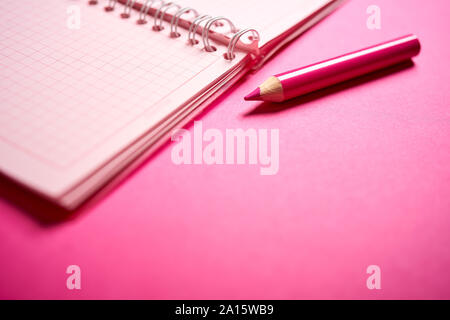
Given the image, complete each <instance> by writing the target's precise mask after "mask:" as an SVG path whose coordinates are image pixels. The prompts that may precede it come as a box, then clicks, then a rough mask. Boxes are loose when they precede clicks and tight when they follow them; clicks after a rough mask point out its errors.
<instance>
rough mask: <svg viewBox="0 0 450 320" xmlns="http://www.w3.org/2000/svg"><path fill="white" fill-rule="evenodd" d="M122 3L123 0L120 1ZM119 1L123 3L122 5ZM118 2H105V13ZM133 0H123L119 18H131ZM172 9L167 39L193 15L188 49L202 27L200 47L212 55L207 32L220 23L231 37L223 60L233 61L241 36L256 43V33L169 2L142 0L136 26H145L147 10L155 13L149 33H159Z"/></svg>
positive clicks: (228, 21) (174, 35)
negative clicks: (225, 26)
mask: <svg viewBox="0 0 450 320" xmlns="http://www.w3.org/2000/svg"><path fill="white" fill-rule="evenodd" d="M124 1H125V0H124ZM124 1H123V2H124ZM117 2H118V0H108V3H107V5H106V6H105V8H104V9H105V11H107V12H110V11H114V9H115V7H116V4H117ZM136 2H137V0H126V2H125V3H123V5H124V8H123V12H122V13H121V14H120V16H121V17H122V18H123V19H128V18H130V17H131V14H132V12H133V7H134V5H135V4H136ZM88 3H89V4H90V5H96V4H98V0H89V1H88ZM154 4H158V6H157V7H156V6H155V7H153V5H154ZM174 8H176V9H177V11H176V12H175V13H174V14H173V16H172V19H171V21H170V33H169V36H170V37H171V38H178V37H180V36H181V34H180V33H179V32H178V24H179V22H180V18H181V16H182V15H184V14H189V13H193V15H194V19H193V20H192V22H191V24H190V26H189V30H188V39H187V41H188V43H189V44H190V45H192V46H194V45H197V44H198V43H199V41H198V40H197V39H195V37H196V34H197V30H198V28H199V26H200V25H201V24H202V23H203V24H204V26H203V29H202V32H201V37H202V39H201V40H202V43H203V49H204V50H205V51H207V52H213V51H216V50H217V48H215V47H214V46H212V45H211V43H210V31H211V28H212V27H213V26H222V25H223V23H224V22H226V23H227V24H228V26H229V27H230V31H231V32H232V33H234V35H233V36H232V38H231V39H230V41H229V43H228V48H227V52H226V53H224V55H223V56H224V58H225V59H226V60H230V61H231V60H233V59H234V58H235V57H236V54H235V50H236V46H237V44H238V42H239V40H240V39H241V38H242V36H243V35H244V34H246V33H251V35H250V37H249V39H250V40H252V41H253V42H255V41H256V42H257V41H259V39H260V36H259V33H258V31H257V30H255V29H252V28H248V29H243V30H239V29H237V28H236V26H235V25H234V24H233V22H232V21H231V20H230V19H228V18H226V17H223V16H218V17H212V16H210V15H206V14H204V15H200V14H199V13H198V12H197V10H195V9H194V8H191V7H181V6H180V5H178V4H177V3H175V2H171V1H164V0H145V2H144V1H143V2H142V4H141V9H140V10H139V17H138V19H137V21H136V22H137V24H146V23H147V22H148V21H147V17H148V15H149V12H150V9H153V10H155V13H154V14H153V26H152V30H154V31H161V30H163V29H164V26H163V21H164V17H165V15H166V14H167V12H168V11H169V10H170V9H174Z"/></svg>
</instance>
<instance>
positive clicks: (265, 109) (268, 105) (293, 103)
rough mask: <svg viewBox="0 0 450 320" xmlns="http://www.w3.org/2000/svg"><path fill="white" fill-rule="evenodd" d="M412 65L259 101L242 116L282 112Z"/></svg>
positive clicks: (408, 63) (397, 66) (409, 61)
mask: <svg viewBox="0 0 450 320" xmlns="http://www.w3.org/2000/svg"><path fill="white" fill-rule="evenodd" d="M412 67H414V62H413V61H412V60H407V61H405V62H402V63H399V64H397V65H394V66H392V67H389V68H386V69H382V70H378V71H375V72H372V73H369V74H367V75H364V76H361V77H358V78H355V79H352V80H348V81H345V82H342V83H339V84H336V85H333V86H331V87H327V88H325V89H321V90H318V91H315V92H312V93H308V94H306V95H304V96H300V97H298V98H294V99H291V100H288V101H285V102H282V103H273V102H261V103H260V104H258V105H257V106H256V107H255V108H253V109H252V110H250V111H249V112H247V113H245V114H244V115H243V116H244V117H250V116H257V115H264V114H271V113H279V112H283V111H285V110H288V109H291V108H294V107H300V106H303V105H306V104H307V103H309V102H312V101H315V100H319V99H321V98H324V97H327V96H331V95H333V94H335V93H338V92H341V91H344V90H349V89H351V88H354V87H357V86H361V85H364V84H366V83H369V82H372V81H376V80H378V79H381V78H384V77H387V76H390V75H393V74H396V73H398V72H401V71H404V70H407V69H410V68H412Z"/></svg>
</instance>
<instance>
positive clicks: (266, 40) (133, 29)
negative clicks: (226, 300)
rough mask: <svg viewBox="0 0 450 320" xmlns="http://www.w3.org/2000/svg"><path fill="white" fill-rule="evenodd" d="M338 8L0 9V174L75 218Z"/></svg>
mask: <svg viewBox="0 0 450 320" xmlns="http://www.w3.org/2000/svg"><path fill="white" fill-rule="evenodd" d="M338 2H339V1H336V0H285V1H282V2H278V3H277V2H274V1H272V0H246V1H238V0H217V1H206V0H194V1H185V3H183V2H182V1H180V2H179V3H173V2H164V1H156V0H154V1H152V0H149V1H148V0H137V1H133V0H117V1H114V0H112V1H111V0H104V1H100V0H98V1H96V0H90V1H88V0H46V1H40V0H23V1H19V2H17V1H15V0H2V1H0V17H1V19H0V56H1V59H0V64H1V69H0V97H1V101H2V103H1V105H0V154H1V157H0V170H1V173H2V175H3V176H5V177H8V179H11V180H13V181H15V182H17V183H18V184H20V185H22V186H25V187H26V188H29V189H31V190H33V192H35V193H37V194H39V195H40V196H42V197H44V198H46V199H48V200H50V201H51V202H53V203H56V204H58V205H60V206H62V207H64V208H67V209H73V208H76V207H77V206H79V205H80V204H81V203H83V202H84V201H85V200H87V199H88V198H90V197H91V196H92V195H93V194H95V193H96V192H97V191H99V190H100V189H102V188H103V187H105V186H106V185H110V184H111V182H113V181H117V180H118V179H120V177H123V176H125V175H126V173H127V172H129V170H131V169H132V168H133V167H134V166H136V165H137V164H138V163H139V162H140V161H142V160H143V159H145V158H146V156H147V155H149V154H150V153H151V152H152V151H154V150H155V149H156V148H157V147H158V146H159V145H160V144H161V143H162V142H164V141H166V140H167V137H168V136H169V134H170V132H171V131H172V130H173V129H174V128H175V127H180V126H182V125H184V124H186V123H187V122H188V121H189V120H190V119H192V117H193V116H194V115H196V114H198V112H199V111H201V110H202V109H203V108H204V107H205V106H206V105H207V104H208V103H210V102H211V101H212V100H213V99H214V98H216V97H217V96H218V95H219V94H220V93H221V92H223V91H224V90H225V89H226V88H228V87H230V86H231V85H233V83H235V82H236V81H237V80H238V79H239V78H240V77H241V76H242V75H243V74H245V73H246V72H248V71H249V70H251V69H255V68H258V66H260V65H262V64H263V63H264V62H265V61H266V60H267V59H268V58H269V57H270V56H272V55H273V54H274V53H275V52H276V51H277V49H279V48H280V47H281V46H283V45H284V44H285V43H286V42H288V41H290V40H292V39H293V38H295V37H296V36H298V35H299V34H300V33H302V32H304V31H305V30H306V29H308V28H309V27H311V26H312V25H314V24H315V23H316V22H318V21H319V20H320V19H322V18H323V17H324V16H325V15H327V14H328V13H330V12H331V11H332V10H333V9H334V8H335V7H336V6H337V5H338Z"/></svg>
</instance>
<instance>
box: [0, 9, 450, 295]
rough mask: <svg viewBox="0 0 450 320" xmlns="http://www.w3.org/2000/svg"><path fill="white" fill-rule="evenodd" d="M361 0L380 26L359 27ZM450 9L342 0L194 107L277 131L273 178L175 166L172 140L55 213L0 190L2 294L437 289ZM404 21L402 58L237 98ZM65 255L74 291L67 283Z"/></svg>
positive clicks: (445, 252)
mask: <svg viewBox="0 0 450 320" xmlns="http://www.w3.org/2000/svg"><path fill="white" fill-rule="evenodd" d="M370 4H377V5H379V6H380V7H381V13H382V28H381V30H373V31H371V30H368V29H367V27H366V19H367V16H368V15H367V14H366V8H367V7H368V5H370ZM449 9H450V3H449V2H448V1H447V0H434V1H428V2H424V1H420V0H414V1H412V0H401V1H400V0H396V1H390V0H377V1H372V0H370V1H368V0H357V1H356V0H354V1H350V2H349V3H347V4H346V5H344V6H343V7H342V8H341V9H339V10H338V11H337V12H336V13H334V14H333V15H332V16H330V17H329V18H327V19H326V20H325V21H324V22H322V23H321V24H320V25H318V26H317V27H315V28H314V29H313V30H311V31H310V32H308V33H307V34H305V35H304V36H302V37H301V38H300V39H298V40H296V41H295V42H294V43H293V44H292V45H290V46H289V47H288V48H286V49H284V50H283V51H282V52H281V53H280V54H279V55H278V56H277V57H276V58H274V59H272V60H271V61H270V62H269V63H268V64H267V65H266V66H265V67H264V68H263V69H262V70H260V71H259V72H258V73H256V74H254V75H252V76H249V77H248V78H247V79H246V80H245V81H241V82H240V83H239V85H237V86H236V88H235V89H234V90H232V91H231V92H229V93H227V94H226V95H224V96H223V97H221V98H220V99H219V100H218V101H217V102H216V103H214V105H213V106H212V107H211V108H210V109H209V112H207V113H206V114H204V115H203V116H202V117H201V120H202V121H203V127H204V129H206V128H218V129H222V130H225V129H226V128H231V129H234V128H268V129H270V128H279V129H280V170H279V172H278V174H277V175H274V176H261V175H259V167H257V166H252V165H243V166H231V165H222V166H220V165H213V166H207V165H181V166H176V165H174V164H173V163H172V161H171V158H170V153H171V147H172V145H170V144H169V145H168V146H166V147H164V148H163V149H162V150H161V151H160V152H159V153H158V154H157V155H156V156H155V157H152V158H151V159H150V160H149V161H147V162H146V163H145V165H143V166H142V167H141V168H140V169H139V170H137V171H136V172H135V173H134V174H133V175H132V176H130V177H129V178H128V179H127V180H126V181H125V182H124V183H122V184H121V185H120V186H119V187H118V188H116V189H115V190H114V191H113V192H112V193H110V194H109V195H108V196H107V197H106V198H105V199H103V200H102V201H100V202H98V203H97V204H96V205H95V206H93V207H92V208H90V209H87V210H86V211H85V212H82V213H81V214H80V215H78V216H77V217H76V218H75V219H73V220H70V221H67V222H62V223H58V224H51V225H49V224H43V223H39V222H37V220H36V219H34V218H32V217H31V216H30V215H29V214H28V213H27V212H25V211H22V210H20V209H18V208H17V207H15V206H14V205H12V204H11V203H9V202H8V201H7V200H5V199H2V200H0V262H1V263H0V297H1V298H174V299H177V298H193V299H195V298H203V299H206V298H212V299H214V298H230V299H234V298H244V299H245V298H255V299H257V298H268V299H279V298H284V299H301V298H383V299H386V298H447V299H448V298H450V274H449V272H448V270H449V268H450V249H449V248H450V235H449V232H448V230H449V228H450V197H449V194H450V139H449V137H450V111H449V110H450V109H449V101H450V90H449V85H448V84H449V83H450V74H449V63H448V61H447V60H448V57H450V44H449V42H448V40H447V32H448V30H449V27H450V22H449V20H448V18H447V16H446V13H447V12H448V10H449ZM408 33H415V34H417V35H418V36H419V39H420V40H421V43H422V52H421V54H420V56H418V57H417V58H416V59H415V60H414V61H415V63H416V65H415V66H413V67H409V68H398V70H396V72H390V73H389V74H386V73H383V75H384V76H383V77H380V76H372V77H368V78H365V79H363V80H359V81H354V82H352V83H350V84H347V85H341V86H338V87H337V88H336V87H335V88H333V89H330V90H327V91H323V92H321V93H319V94H313V95H310V96H307V97H305V98H300V99H296V100H293V101H290V102H288V103H285V104H283V105H281V106H280V107H277V108H270V107H269V106H268V105H260V103H258V102H244V101H243V96H244V95H245V94H247V93H248V92H250V91H251V90H253V89H254V88H255V87H256V86H257V85H258V84H259V83H261V82H262V81H263V80H264V79H265V78H267V77H268V76H269V75H272V74H276V73H280V72H282V71H284V70H289V69H294V68H296V67H298V66H300V65H306V64H310V63H314V62H317V61H320V60H323V59H326V58H330V57H333V56H336V55H339V54H342V53H345V52H349V51H352V50H357V49H360V48H362V47H365V46H369V45H372V44H375V43H378V42H382V41H385V40H389V39H392V38H395V37H398V36H401V35H404V34H408ZM190 130H192V127H190ZM73 264H75V265H79V266H80V267H81V271H82V289H81V290H80V291H77V290H74V291H70V290H67V289H66V277H67V275H66V273H65V270H66V268H67V266H69V265H73ZM369 265H378V266H380V268H381V286H382V289H381V290H368V289H367V287H366V279H367V277H368V275H367V274H366V268H367V266H369Z"/></svg>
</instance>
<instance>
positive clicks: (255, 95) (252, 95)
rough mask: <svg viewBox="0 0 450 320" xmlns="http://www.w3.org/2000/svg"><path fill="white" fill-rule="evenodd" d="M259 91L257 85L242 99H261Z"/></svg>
mask: <svg viewBox="0 0 450 320" xmlns="http://www.w3.org/2000/svg"><path fill="white" fill-rule="evenodd" d="M260 93H261V91H260V90H259V87H258V88H256V89H255V90H253V91H252V92H250V93H249V94H248V95H246V96H245V97H244V100H246V101H254V100H261V95H260Z"/></svg>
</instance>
